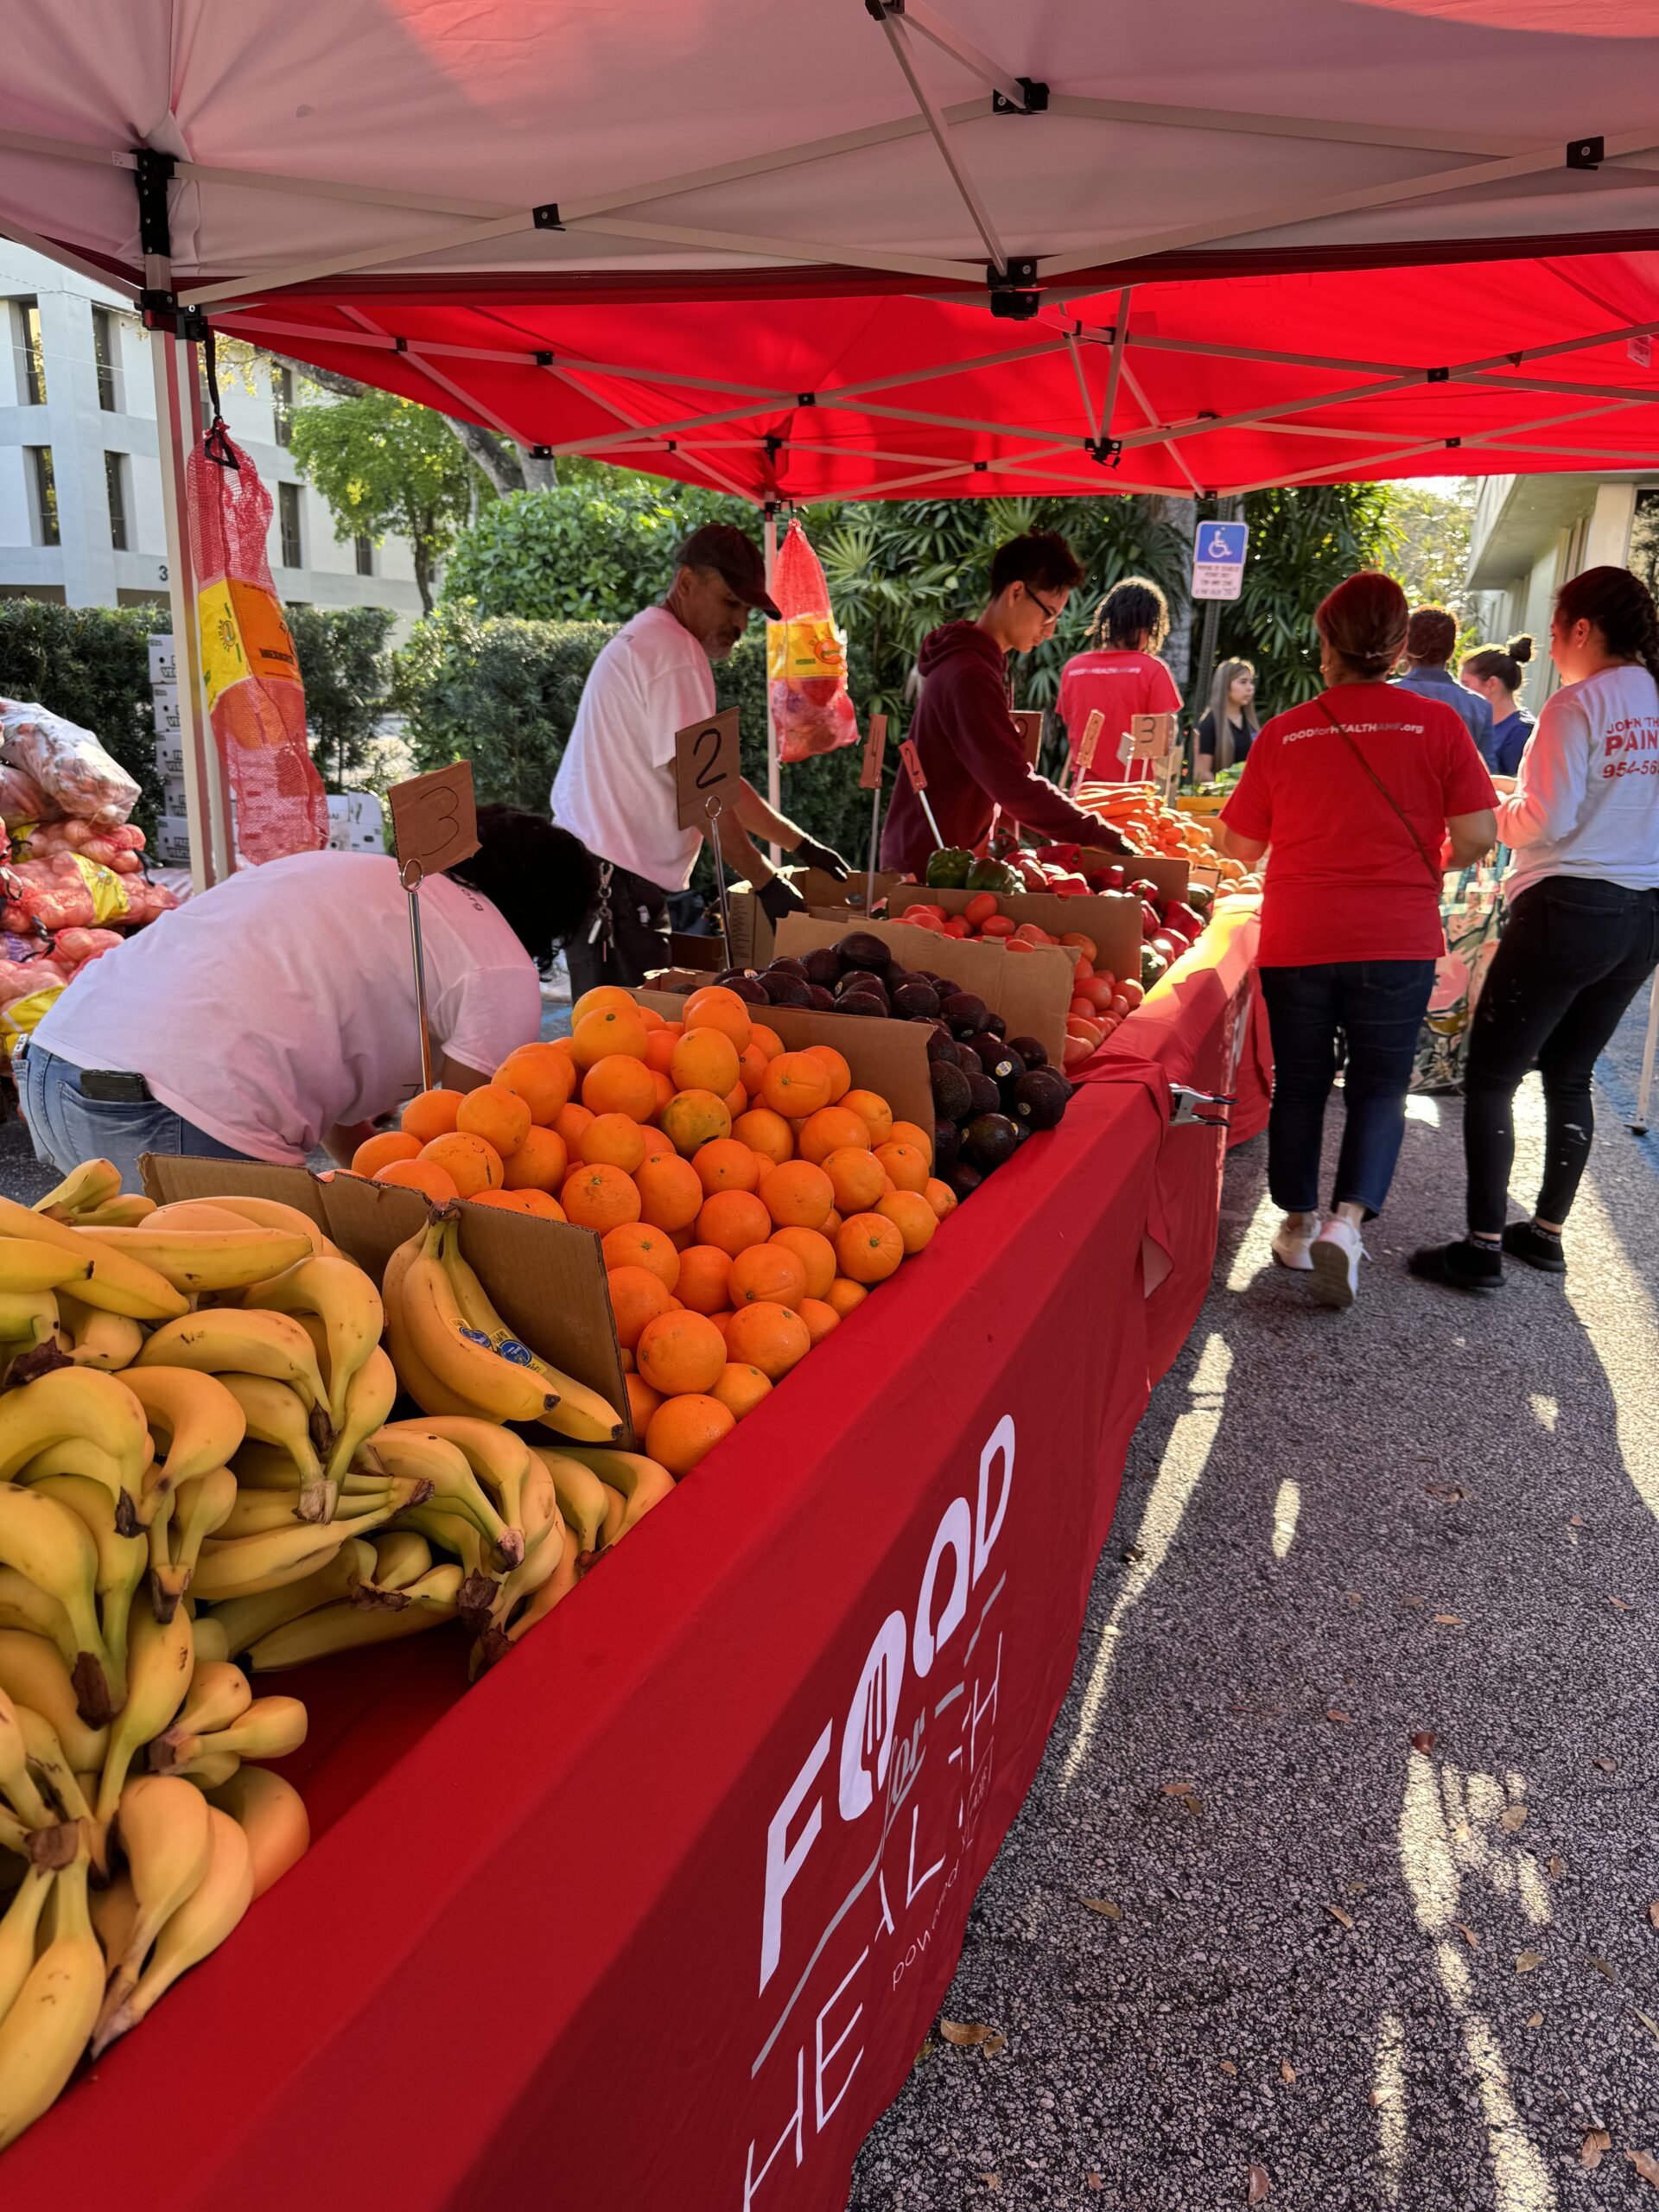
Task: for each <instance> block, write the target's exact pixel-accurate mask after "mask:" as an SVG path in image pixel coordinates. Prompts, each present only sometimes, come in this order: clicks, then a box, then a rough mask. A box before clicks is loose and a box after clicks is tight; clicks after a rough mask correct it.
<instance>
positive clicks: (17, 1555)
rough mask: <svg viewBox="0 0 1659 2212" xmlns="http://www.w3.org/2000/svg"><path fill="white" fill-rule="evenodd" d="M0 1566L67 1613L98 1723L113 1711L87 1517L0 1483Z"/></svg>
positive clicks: (79, 1681)
mask: <svg viewBox="0 0 1659 2212" xmlns="http://www.w3.org/2000/svg"><path fill="white" fill-rule="evenodd" d="M98 1379H99V1380H100V1381H102V1380H104V1379H105V1378H104V1377H101V1376H100V1377H99V1378H98ZM0 1566H6V1567H13V1568H15V1569H16V1572H17V1573H19V1574H23V1575H27V1576H28V1578H29V1580H30V1581H31V1582H34V1583H37V1584H38V1585H39V1586H40V1587H41V1589H42V1590H44V1591H46V1592H47V1593H48V1595H49V1596H51V1597H54V1598H55V1599H57V1601H58V1603H59V1604H60V1605H61V1606H62V1607H63V1610H64V1611H65V1612H66V1613H67V1615H68V1618H69V1627H70V1630H71V1632H72V1633H73V1637H74V1639H75V1653H76V1657H75V1663H74V1666H73V1669H72V1670H71V1672H72V1676H73V1681H74V1686H75V1700H76V1703H77V1705H78V1706H79V1710H80V1713H81V1717H82V1718H83V1719H85V1720H86V1722H87V1723H88V1725H89V1726H92V1727H94V1728H99V1727H102V1726H103V1725H104V1723H105V1721H106V1720H107V1719H109V1718H110V1713H111V1704H110V1681H109V1653H108V1651H107V1650H106V1649H105V1643H104V1631H103V1630H102V1629H101V1628H100V1627H99V1621H98V1568H99V1559H98V1547H97V1545H96V1544H95V1543H94V1542H93V1541H92V1536H91V1535H89V1533H88V1531H87V1529H86V1523H85V1522H83V1521H82V1520H80V1519H79V1516H77V1515H75V1514H73V1513H72V1512H71V1511H70V1510H69V1509H68V1508H67V1506H64V1505H60V1503H58V1501H57V1499H56V1498H54V1497H41V1495H40V1493H39V1492H38V1491H35V1490H25V1489H23V1488H22V1486H21V1485H20V1484H16V1483H0Z"/></svg>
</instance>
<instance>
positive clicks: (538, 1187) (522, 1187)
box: [503, 1128, 570, 1191]
mask: <svg viewBox="0 0 1659 2212" xmlns="http://www.w3.org/2000/svg"><path fill="white" fill-rule="evenodd" d="M569 1168H570V1147H569V1146H568V1145H567V1144H566V1143H565V1141H564V1139H563V1137H562V1136H560V1135H558V1133H557V1131H556V1130H554V1129H542V1128H531V1132H530V1134H529V1135H528V1136H527V1137H526V1138H525V1139H524V1142H523V1144H521V1145H520V1146H519V1147H518V1151H517V1152H515V1153H514V1154H513V1155H512V1159H511V1160H508V1161H507V1163H506V1169H507V1173H506V1179H505V1184H504V1185H503V1187H504V1188H505V1189H506V1190H509V1191H556V1190H557V1189H558V1187H559V1185H560V1184H561V1183H563V1180H564V1179H565V1176H566V1175H567V1174H568V1173H569Z"/></svg>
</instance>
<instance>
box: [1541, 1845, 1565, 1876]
mask: <svg viewBox="0 0 1659 2212" xmlns="http://www.w3.org/2000/svg"><path fill="white" fill-rule="evenodd" d="M1544 1864H1545V1871H1546V1872H1548V1874H1549V1875H1550V1876H1551V1877H1552V1878H1554V1880H1556V1881H1560V1878H1561V1876H1562V1875H1563V1874H1565V1873H1566V1872H1567V1861H1566V1859H1563V1858H1562V1856H1561V1854H1560V1852H1559V1851H1552V1852H1551V1853H1550V1854H1549V1857H1548V1859H1546V1861H1545V1862H1544Z"/></svg>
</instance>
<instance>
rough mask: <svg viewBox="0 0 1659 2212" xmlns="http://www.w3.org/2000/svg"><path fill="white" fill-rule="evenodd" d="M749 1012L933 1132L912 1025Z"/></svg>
mask: <svg viewBox="0 0 1659 2212" xmlns="http://www.w3.org/2000/svg"><path fill="white" fill-rule="evenodd" d="M1015 957H1016V958H1017V957H1018V955H1016V956H1015ZM706 981H707V978H706V977H704V976H697V977H696V978H694V979H691V980H690V989H692V990H696V988H698V987H699V985H701V984H702V983H703V982H706ZM634 995H635V997H636V998H637V999H638V1000H639V1002H640V1004H641V1005H642V1006H648V1007H652V1009H653V1010H654V1011H655V1012H656V1013H658V1014H661V1015H662V1016H663V1018H664V1020H667V1021H678V1020H680V1019H681V1018H682V1016H683V1012H684V1007H685V997H686V994H685V992H684V991H674V990H671V989H657V990H650V989H647V990H643V991H636V992H635V994H634ZM751 1012H752V1013H753V1015H754V1018H755V1020H757V1021H764V1022H765V1023H766V1026H767V1027H768V1028H770V1029H775V1030H776V1031H777V1032H778V1034H779V1036H780V1037H781V1038H782V1039H783V1040H784V1042H785V1045H786V1046H788V1047H789V1049H790V1051H791V1052H802V1051H804V1049H805V1047H806V1046H808V1045H833V1046H835V1048H836V1052H839V1053H840V1054H841V1055H842V1058H844V1059H845V1061H846V1063H847V1065H848V1066H849V1068H850V1069H851V1070H852V1071H853V1085H854V1088H855V1090H874V1091H877V1092H879V1093H880V1096H882V1097H883V1098H885V1099H886V1100H887V1103H888V1105H889V1106H891V1107H892V1109H893V1119H894V1120H895V1121H899V1122H916V1123H918V1125H919V1127H921V1128H925V1129H931V1128H932V1127H933V1079H932V1077H931V1075H930V1074H929V1073H928V1067H927V1039H926V1038H925V1037H924V1036H923V1034H922V1033H921V1031H920V1029H919V1028H918V1027H917V1026H916V1024H915V1023H914V1022H910V1021H881V1020H876V1019H874V1017H872V1016H869V1015H866V1014H826V1013H825V1012H824V1011H823V1008H822V1007H802V1006H757V1007H752V1008H751ZM561 1364H563V1362H561ZM571 1373H572V1374H574V1373H575V1369H574V1368H573V1369H572V1370H571Z"/></svg>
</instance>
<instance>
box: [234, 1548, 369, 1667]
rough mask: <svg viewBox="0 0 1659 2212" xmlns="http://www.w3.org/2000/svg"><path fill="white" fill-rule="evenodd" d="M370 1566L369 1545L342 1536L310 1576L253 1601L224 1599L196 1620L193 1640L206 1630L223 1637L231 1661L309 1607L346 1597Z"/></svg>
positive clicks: (366, 1575) (284, 1585)
mask: <svg viewBox="0 0 1659 2212" xmlns="http://www.w3.org/2000/svg"><path fill="white" fill-rule="evenodd" d="M374 1564H375V1555H374V1548H373V1547H372V1545H371V1544H368V1543H366V1542H362V1541H358V1540H355V1539H353V1538H352V1537H350V1536H347V1537H346V1541H344V1542H343V1543H342V1544H341V1545H340V1548H339V1549H338V1550H337V1551H336V1552H334V1554H332V1555H331V1556H330V1557H329V1558H328V1559H327V1560H326V1561H325V1562H324V1564H323V1565H322V1566H321V1567H318V1568H315V1570H314V1571H313V1572H312V1573H310V1574H308V1575H302V1576H301V1577H300V1578H298V1579H297V1580H295V1581H293V1582H285V1583H283V1584H282V1585H281V1586H278V1587H277V1588H274V1589H270V1590H266V1591H263V1592H260V1593H259V1594H258V1595H257V1596H255V1597H248V1598H232V1599H227V1600H226V1603H225V1604H223V1605H219V1606H216V1607H215V1608H214V1610H213V1612H212V1613H202V1614H198V1615H197V1617H196V1633H197V1637H198V1640H200V1637H201V1634H202V1631H203V1630H213V1631H214V1632H215V1633H216V1634H218V1635H219V1636H222V1637H224V1639H225V1643H226V1649H227V1650H228V1651H229V1652H230V1653H232V1655H234V1654H236V1653H238V1652H242V1651H245V1650H247V1649H248V1648H249V1646H250V1645H251V1644H255V1643H257V1642H258V1641H259V1639H260V1637H262V1636H269V1635H270V1631H271V1630H273V1629H277V1628H281V1627H282V1626H283V1624H284V1622H287V1621H291V1620H297V1619H298V1618H299V1616H300V1615H301V1614H302V1613H305V1612H309V1611H311V1610H312V1609H313V1608H314V1607H315V1606H318V1605H332V1604H333V1603H334V1600H335V1599H340V1598H345V1597H349V1596H350V1594H351V1592H353V1590H354V1589H355V1588H356V1587H357V1586H358V1585H359V1583H360V1582H365V1581H366V1580H368V1579H369V1578H370V1576H372V1573H374Z"/></svg>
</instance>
